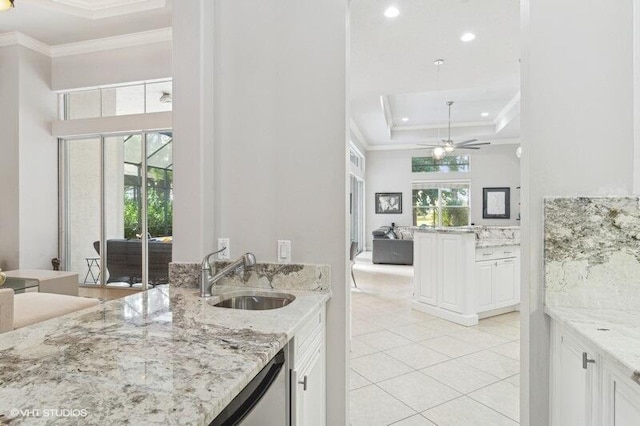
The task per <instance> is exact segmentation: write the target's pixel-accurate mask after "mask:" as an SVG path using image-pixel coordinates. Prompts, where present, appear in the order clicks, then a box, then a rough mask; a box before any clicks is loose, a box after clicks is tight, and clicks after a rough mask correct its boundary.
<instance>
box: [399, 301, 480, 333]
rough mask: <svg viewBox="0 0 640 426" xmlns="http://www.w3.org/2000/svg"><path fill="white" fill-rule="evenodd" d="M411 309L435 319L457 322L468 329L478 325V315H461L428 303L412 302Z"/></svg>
mask: <svg viewBox="0 0 640 426" xmlns="http://www.w3.org/2000/svg"><path fill="white" fill-rule="evenodd" d="M411 307H412V308H413V309H415V310H416V311H420V312H424V313H425V314H429V315H433V316H435V317H438V318H442V319H444V320H447V321H451V322H455V323H456V324H460V325H464V326H466V327H469V326H472V325H477V324H478V315H475V314H471V315H465V314H459V313H457V312H452V311H449V310H447V309H443V308H439V307H437V306H433V305H427V304H426V303H422V302H418V301H415V300H413V301H412V302H411Z"/></svg>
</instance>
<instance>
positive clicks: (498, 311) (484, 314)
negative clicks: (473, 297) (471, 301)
mask: <svg viewBox="0 0 640 426" xmlns="http://www.w3.org/2000/svg"><path fill="white" fill-rule="evenodd" d="M514 311H520V304H519V303H518V304H517V305H511V306H505V307H504V308H498V309H492V310H490V311H484V312H478V318H480V319H484V318H489V317H495V316H496V315H502V314H508V313H509V312H514Z"/></svg>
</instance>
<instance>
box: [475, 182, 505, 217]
mask: <svg viewBox="0 0 640 426" xmlns="http://www.w3.org/2000/svg"><path fill="white" fill-rule="evenodd" d="M510 190H511V188H482V218H483V219H509V218H510V217H511V212H510V210H511V198H510V195H509V193H510Z"/></svg>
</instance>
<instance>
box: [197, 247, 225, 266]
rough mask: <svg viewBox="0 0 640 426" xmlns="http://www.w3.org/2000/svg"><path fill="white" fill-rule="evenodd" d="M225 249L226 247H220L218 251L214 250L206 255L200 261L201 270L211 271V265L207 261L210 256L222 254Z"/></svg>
mask: <svg viewBox="0 0 640 426" xmlns="http://www.w3.org/2000/svg"><path fill="white" fill-rule="evenodd" d="M226 249H227V248H226V247H222V248H221V249H220V250H216V251H214V252H211V253H209V254H208V255H206V256H205V257H204V259H202V269H211V263H209V259H210V258H211V256H213V255H214V254H218V253H222V252H223V251H225V250H226Z"/></svg>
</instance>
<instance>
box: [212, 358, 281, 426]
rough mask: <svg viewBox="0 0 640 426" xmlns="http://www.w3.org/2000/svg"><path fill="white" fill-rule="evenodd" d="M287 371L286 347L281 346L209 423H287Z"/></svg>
mask: <svg viewBox="0 0 640 426" xmlns="http://www.w3.org/2000/svg"><path fill="white" fill-rule="evenodd" d="M288 374H289V363H288V348H287V347H285V348H284V349H282V350H281V351H280V352H278V353H277V354H276V356H274V357H273V359H272V360H271V361H269V363H268V364H267V365H266V366H265V367H264V368H263V369H262V370H261V371H260V372H259V373H258V374H257V375H256V377H255V378H254V379H253V380H251V382H249V384H248V385H247V386H246V387H245V388H244V389H243V390H242V391H240V393H239V394H238V396H236V397H235V398H234V399H233V400H232V401H231V402H230V403H229V405H227V406H226V407H225V409H224V410H222V412H221V413H220V414H219V415H218V416H217V417H216V418H215V419H214V420H213V421H212V422H211V423H210V424H209V426H235V425H242V426H287V425H288V424H289V414H288V413H289V404H288V383H289V380H288Z"/></svg>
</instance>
